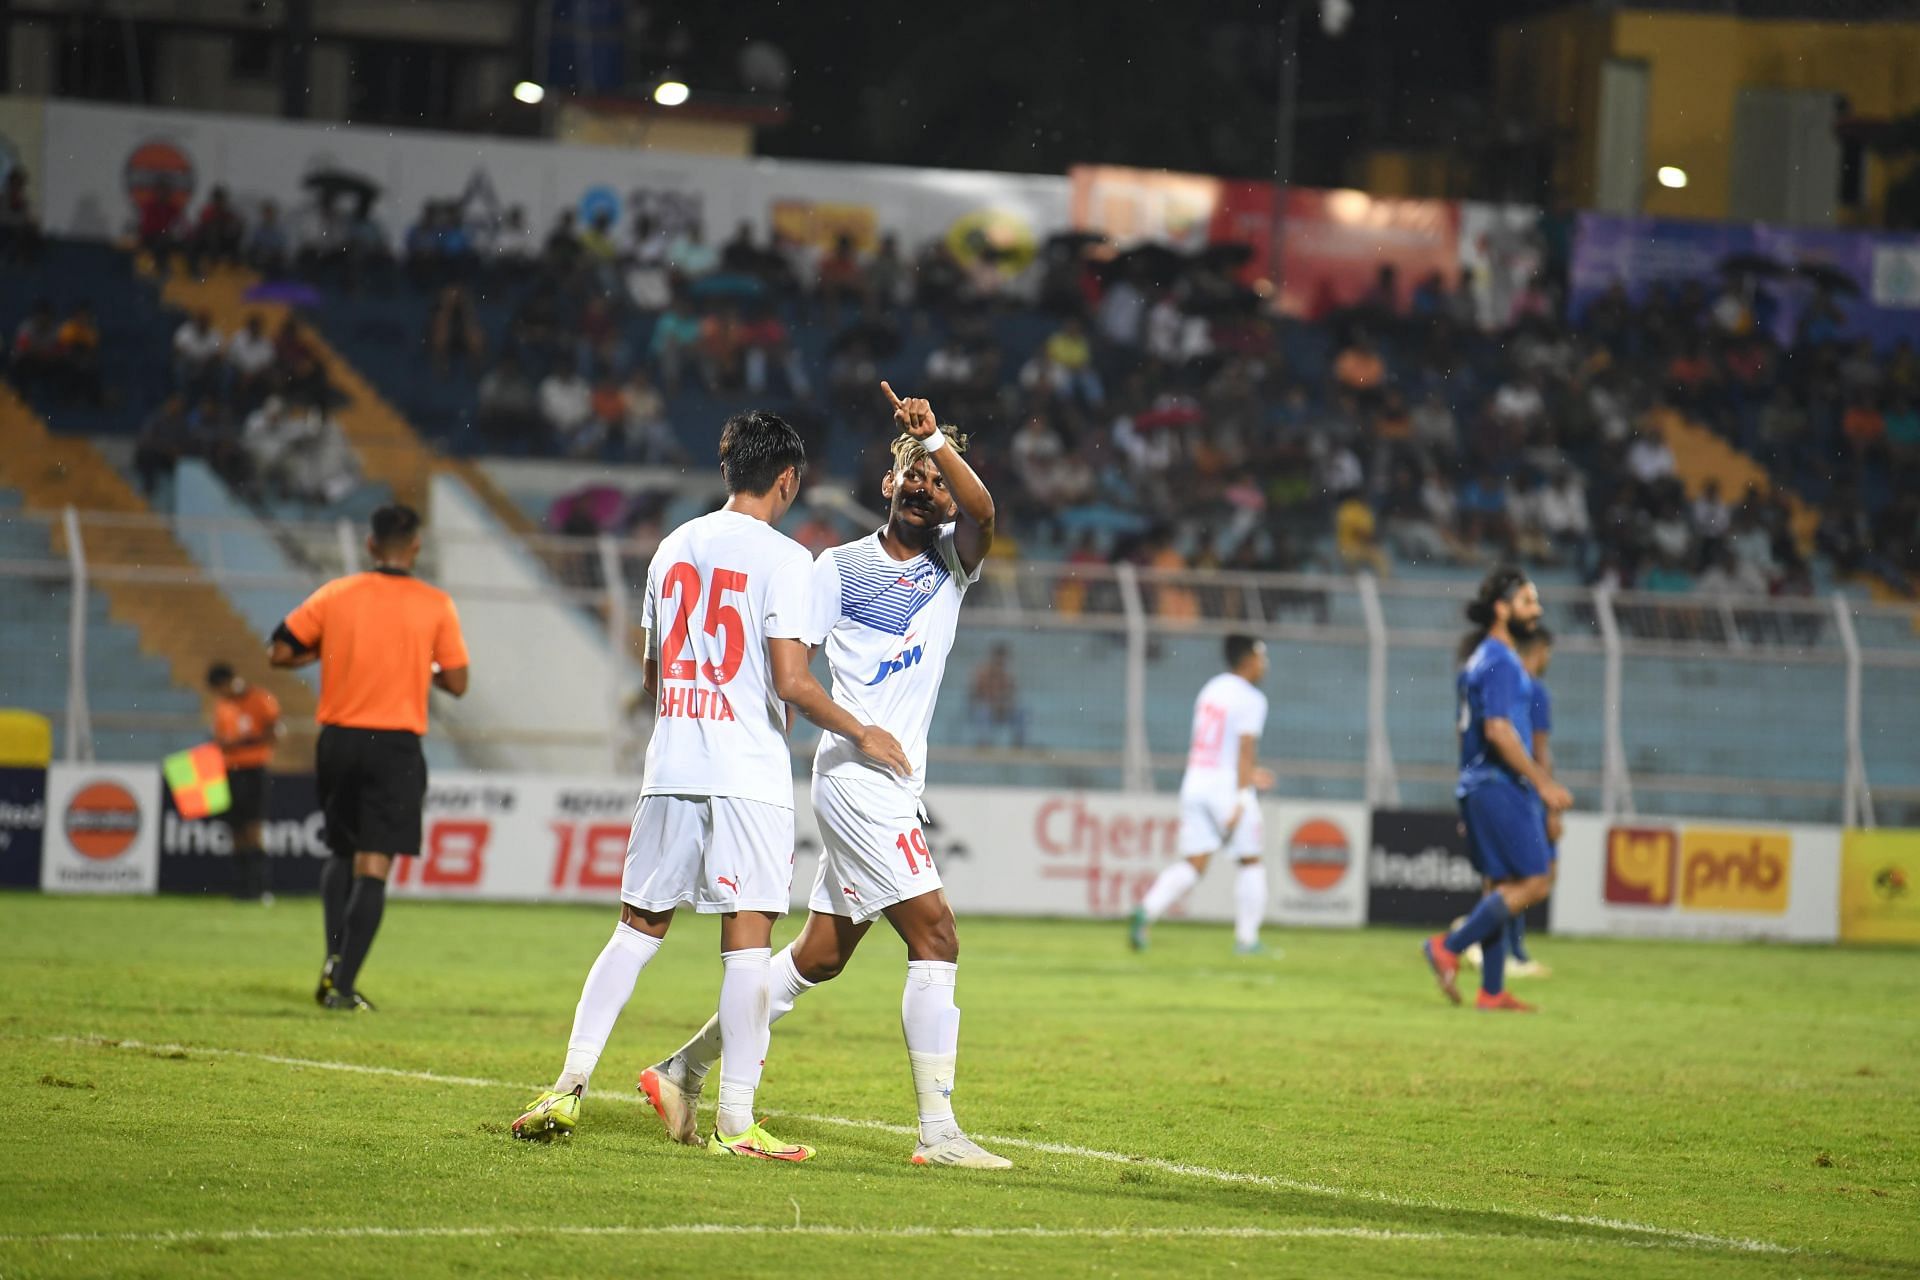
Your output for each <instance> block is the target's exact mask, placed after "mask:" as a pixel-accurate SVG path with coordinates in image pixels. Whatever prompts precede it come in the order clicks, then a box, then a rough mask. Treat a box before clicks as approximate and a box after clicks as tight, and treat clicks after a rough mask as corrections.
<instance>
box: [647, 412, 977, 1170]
mask: <svg viewBox="0 0 1920 1280" xmlns="http://www.w3.org/2000/svg"><path fill="white" fill-rule="evenodd" d="M880 386H881V389H882V390H884V391H885V392H886V394H887V398H888V399H889V400H890V401H892V403H893V411H894V421H895V422H896V423H897V424H898V425H899V427H900V429H901V434H900V436H899V438H898V439H896V440H895V441H894V443H893V469H892V470H891V471H889V472H888V473H887V475H886V476H885V478H884V479H883V480H882V481H881V493H882V495H883V496H884V497H885V498H886V499H887V504H888V507H887V523H886V525H885V527H884V528H882V529H880V530H879V531H878V532H876V533H873V534H870V535H869V536H867V537H865V538H861V539H859V540H858V541H856V542H849V543H847V544H846V545H844V546H839V547H832V548H830V549H828V550H827V551H825V552H822V553H821V555H820V558H819V559H818V560H817V561H816V562H815V563H814V577H813V583H814V587H813V590H814V598H815V604H816V606H817V608H818V610H819V612H818V615H817V621H816V624H815V628H814V632H815V636H816V638H820V639H823V640H824V642H825V644H826V647H827V662H828V665H829V667H830V668H831V669H832V672H833V697H834V700H835V701H836V702H838V703H839V704H840V705H841V706H843V707H845V708H846V709H847V710H848V711H849V712H850V713H852V715H853V716H854V717H856V718H858V719H862V720H867V721H871V722H873V723H876V724H883V725H886V726H888V727H889V728H891V729H892V730H893V732H894V733H895V734H896V735H898V736H899V738H900V741H901V742H902V743H904V744H905V746H906V749H907V755H908V758H909V759H910V760H911V761H912V762H913V770H912V772H911V773H909V774H905V775H903V776H900V777H895V776H893V775H891V774H888V773H886V772H884V771H883V770H880V769H876V768H874V767H873V765H872V764H871V763H869V762H868V761H867V760H866V759H864V758H863V757H862V755H861V753H860V751H859V749H858V747H857V745H856V744H854V743H852V742H849V741H848V740H847V739H846V738H845V737H844V736H842V735H841V734H840V733H838V732H837V731H833V730H829V731H828V732H826V733H825V734H823V735H822V736H821V739H820V748H819V750H818V751H817V752H816V753H815V755H814V760H813V809H814V813H815V815H816V816H817V817H818V818H819V821H820V840H821V856H820V869H819V872H818V874H817V875H816V876H815V879H814V882H813V895H812V897H811V899H810V900H809V902H808V904H807V905H808V907H809V908H810V910H809V912H808V915H807V924H806V928H805V929H804V930H802V932H801V934H800V936H799V937H798V938H796V939H794V941H793V944H792V945H791V946H789V947H787V949H786V950H784V951H782V952H781V953H780V954H779V955H778V956H775V957H774V960H773V1010H772V1016H773V1018H774V1019H776V1020H777V1019H779V1018H780V1017H781V1016H782V1015H784V1014H785V1013H787V1012H788V1011H789V1010H791V1009H792V1008H793V1004H794V1001H795V1000H797V999H798V998H799V997H800V996H801V995H802V994H803V993H804V992H806V991H808V990H810V989H811V988H812V987H814V986H815V985H816V984H818V983H822V982H825V981H827V980H828V979H830V978H833V977H835V976H837V975H838V974H839V973H840V971H841V970H842V969H843V968H845V967H846V964H847V961H848V960H850V959H851V958H852V956H853V952H854V948H855V947H857V946H859V945H860V939H861V938H863V937H865V936H866V932H867V930H868V928H869V927H871V925H872V924H873V921H874V918H875V917H876V916H885V917H886V919H887V923H888V924H890V925H892V926H893V929H894V932H896V933H898V934H899V935H900V938H901V940H902V941H904V942H905V943H906V944H907V979H906V989H905V992H904V993H903V995H902V997H901V1003H900V1022H901V1027H902V1029H903V1031H904V1032H905V1034H906V1041H907V1058H908V1062H909V1064H910V1066H911V1067H912V1072H913V1088H914V1093H915V1094H916V1095H917V1097H918V1100H919V1109H920V1141H919V1143H918V1145H917V1146H916V1147H915V1148H914V1151H913V1156H912V1160H913V1162H914V1163H915V1164H932V1165H951V1166H958V1167H963V1168H971V1169H1005V1168H1007V1167H1009V1165H1010V1163H1011V1162H1010V1161H1007V1160H1005V1159H1003V1158H1001V1157H1000V1156H997V1155H994V1154H993V1153H992V1152H990V1151H987V1150H985V1149H983V1148H982V1147H980V1146H979V1145H978V1144H976V1143H975V1142H974V1141H973V1140H972V1139H970V1138H968V1137H967V1136H966V1135H965V1134H964V1133H963V1132H961V1129H960V1126H959V1124H958V1122H956V1121H955V1119H954V1116H953V1079H954V1061H955V1056H956V1054H957V1053H958V1050H959V1043H960V1010H959V1009H958V1008H956V1007H955V1006H954V999H953V996H954V982H955V977H956V975H957V973H958V970H959V959H960V941H959V936H958V934H957V933H956V931H955V928H954V923H953V908H952V907H951V906H949V905H948V903H947V895H946V893H945V892H944V891H943V890H942V889H941V887H940V873H939V871H938V870H936V869H935V867H934V865H933V858H932V855H931V854H930V853H929V852H928V849H927V839H926V834H925V832H924V831H923V830H922V825H921V824H922V822H923V821H924V817H923V811H922V809H921V804H920V796H921V794H922V792H923V791H924V789H925V787H926V761H927V729H928V726H929V725H930V724H931V723H932V722H933V706H934V701H935V699H936V698H937V697H938V696H939V692H940V679H941V676H942V675H943V674H944V673H945V671H946V665H947V655H948V653H949V652H950V651H951V650H952V648H953V633H954V628H955V627H956V626H957V625H958V623H959V619H960V602H961V598H962V597H963V596H964V595H965V594H966V590H967V588H968V586H970V585H971V584H972V583H974V582H976V581H978V580H979V577H980V565H981V562H982V561H984V560H985V559H986V555H987V550H988V548H990V547H991V546H992V545H993V498H992V496H991V495H990V494H988V492H987V489H986V486H985V485H983V484H982V483H981V482H980V477H979V476H978V475H976V474H975V473H974V470H973V468H972V467H971V466H969V465H967V461H966V459H965V458H963V457H962V456H961V450H963V449H964V448H965V447H966V438H965V437H964V436H961V435H959V434H958V433H957V432H955V431H954V430H953V428H951V427H941V426H939V425H938V423H937V420H936V419H935V417H934V414H933V409H932V407H931V406H929V405H928V403H927V402H926V401H925V400H915V399H909V400H901V399H900V398H898V397H897V396H895V395H894V394H893V389H892V388H891V387H889V386H888V385H887V384H886V383H884V382H883V383H881V384H880ZM722 1029H723V1028H722V1027H721V1025H720V1021H719V1019H718V1018H716V1019H714V1020H712V1021H710V1022H708V1023H707V1025H706V1027H705V1028H704V1029H703V1030H702V1031H701V1032H700V1033H699V1034H698V1035H696V1036H695V1037H694V1038H693V1039H692V1040H690V1041H688V1042H687V1043H686V1044H685V1045H684V1046H682V1047H681V1049H680V1050H679V1051H678V1052H677V1053H675V1054H673V1055H672V1056H671V1057H669V1058H668V1059H666V1060H665V1061H664V1062H660V1063H656V1064H655V1065H653V1066H651V1067H649V1068H647V1069H646V1070H645V1071H643V1072H641V1074H640V1088H641V1091H642V1092H644V1093H645V1094H646V1095H647V1099H648V1100H649V1101H650V1102H652V1103H653V1106H654V1109H655V1110H656V1111H658V1112H659V1114H660V1118H661V1120H663V1121H664V1122H665V1123H666V1126H667V1131H668V1133H669V1134H671V1135H672V1136H673V1137H674V1138H675V1139H676V1140H678V1141H681V1142H694V1141H697V1138H696V1136H695V1135H696V1129H697V1126H696V1124H695V1118H694V1117H695V1110H696V1107H697V1105H698V1102H699V1097H700V1090H701V1087H702V1085H703V1083H704V1081H705V1079H706V1074H707V1071H708V1070H709V1068H710V1067H711V1066H712V1064H713V1061H714V1059H715V1057H716V1056H717V1057H719V1058H720V1060H721V1063H722V1071H724V1070H725V1061H726V1054H725V1048H724V1046H723V1045H722V1044H721V1043H720V1035H719V1032H720V1031H721V1030H722Z"/></svg>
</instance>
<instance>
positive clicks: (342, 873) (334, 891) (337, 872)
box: [320, 854, 353, 956]
mask: <svg viewBox="0 0 1920 1280" xmlns="http://www.w3.org/2000/svg"><path fill="white" fill-rule="evenodd" d="M352 893H353V859H352V858H342V857H340V856H339V855H338V854H336V855H334V856H333V857H331V858H328V859H327V865H326V866H324V867H322V868H320V910H321V914H322V915H324V916H325V917H326V921H327V954H328V955H330V956H337V955H339V954H340V948H341V944H342V940H343V939H344V938H345V936H346V932H347V899H348V897H350V896H351V895H352Z"/></svg>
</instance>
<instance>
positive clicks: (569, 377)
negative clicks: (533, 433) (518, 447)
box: [540, 360, 593, 452]
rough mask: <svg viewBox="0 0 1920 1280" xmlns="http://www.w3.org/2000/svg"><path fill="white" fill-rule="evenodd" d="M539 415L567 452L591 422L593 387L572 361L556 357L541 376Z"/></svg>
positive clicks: (588, 427) (589, 426)
mask: <svg viewBox="0 0 1920 1280" xmlns="http://www.w3.org/2000/svg"><path fill="white" fill-rule="evenodd" d="M540 418H541V421H543V422H545V423H546V424H547V429H548V430H549V431H551V432H553V435H554V438H555V439H556V440H557V441H558V442H559V444H560V446H561V448H562V449H565V450H567V451H569V452H571V451H572V449H573V447H574V446H575V445H576V444H577V443H579V441H580V440H581V439H582V438H583V437H584V435H585V433H586V432H588V431H589V429H590V428H591V427H592V425H593V388H592V387H590V386H588V385H587V380H586V379H585V378H583V377H581V376H580V370H579V369H578V368H576V367H575V366H574V364H573V362H572V361H569V360H556V361H554V365H553V372H552V373H549V374H548V375H547V376H546V377H545V378H542V379H541V380H540Z"/></svg>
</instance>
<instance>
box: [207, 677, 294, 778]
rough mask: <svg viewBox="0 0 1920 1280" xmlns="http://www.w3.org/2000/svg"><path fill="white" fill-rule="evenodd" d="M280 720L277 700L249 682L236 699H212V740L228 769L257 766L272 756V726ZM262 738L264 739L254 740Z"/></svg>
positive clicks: (253, 767) (256, 767) (263, 763)
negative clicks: (218, 747) (217, 746)
mask: <svg viewBox="0 0 1920 1280" xmlns="http://www.w3.org/2000/svg"><path fill="white" fill-rule="evenodd" d="M278 723H280V700H279V699H278V698H276V697H274V696H273V695H272V694H270V693H268V692H267V691H266V690H265V689H260V688H256V687H255V686H253V685H248V686H247V687H246V688H244V689H242V690H241V691H240V696H239V697H237V698H228V697H224V696H222V697H219V698H215V699H214V702H213V740H214V741H215V742H217V743H219V744H220V754H221V755H222V756H224V757H225V758H226V762H227V768H229V769H258V768H260V767H261V766H262V765H265V764H266V763H267V762H268V761H270V760H272V759H273V726H274V725H276V724H278ZM262 738H264V739H265V741H264V742H262V741H256V739H262Z"/></svg>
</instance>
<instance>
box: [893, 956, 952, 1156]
mask: <svg viewBox="0 0 1920 1280" xmlns="http://www.w3.org/2000/svg"><path fill="white" fill-rule="evenodd" d="M959 976H960V966H959V965H957V964H948V963H946V962H945V961H943V960H909V961H907V986H906V990H905V991H903V992H902V993H901V995H900V1029H901V1030H902V1031H904V1032H905V1033H906V1037H907V1062H908V1063H909V1064H910V1065H911V1066H912V1068H913V1092H914V1095H915V1097H917V1098H918V1099H919V1102H920V1141H922V1142H933V1141H936V1140H937V1139H939V1138H941V1137H943V1136H945V1135H947V1134H951V1133H957V1132H959V1128H960V1126H959V1125H958V1124H956V1123H955V1122H954V1119H953V1074H954V1064H955V1061H956V1060H957V1059H958V1057H959V1054H960V1010H959V1009H957V1008H955V1007H954V1004H953V987H954V983H955V982H956V981H957V980H958V979H959Z"/></svg>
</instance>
